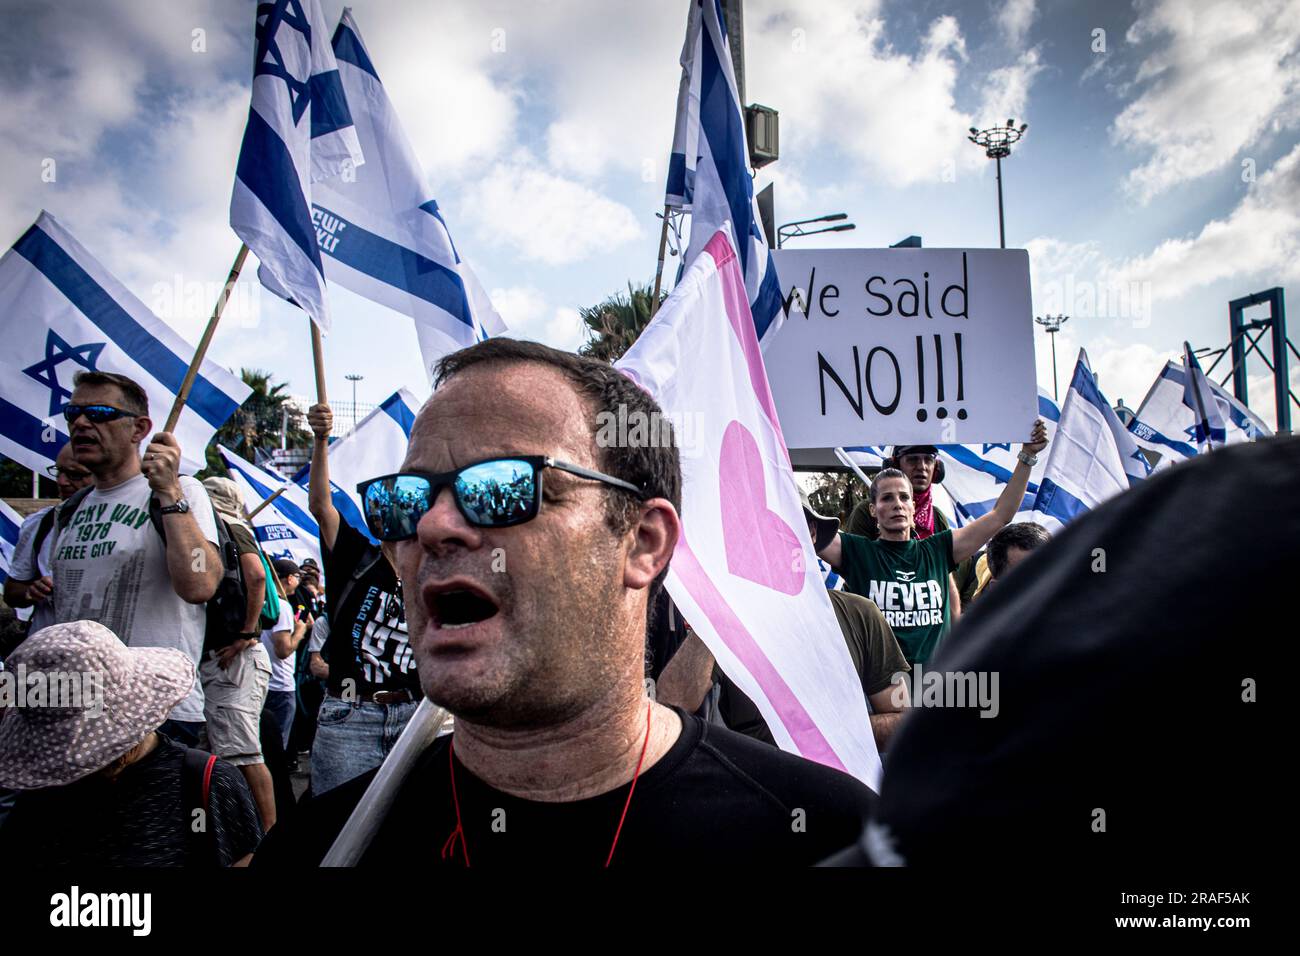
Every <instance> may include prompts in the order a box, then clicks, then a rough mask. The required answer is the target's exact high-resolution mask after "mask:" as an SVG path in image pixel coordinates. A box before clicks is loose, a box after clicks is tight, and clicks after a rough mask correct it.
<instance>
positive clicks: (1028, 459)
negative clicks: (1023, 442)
mask: <svg viewBox="0 0 1300 956" xmlns="http://www.w3.org/2000/svg"><path fill="white" fill-rule="evenodd" d="M1016 457H1017V458H1018V459H1020V460H1021V461H1023V462H1024V463H1025V464H1026V465H1028V466H1029V467H1030V468H1033V467H1034V465H1036V464H1038V456H1037V455H1031V454H1029V452H1027V451H1025V450H1024V449H1023V448H1022V449H1020V451H1019V452H1017V453H1016Z"/></svg>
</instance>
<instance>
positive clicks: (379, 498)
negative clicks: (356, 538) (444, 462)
mask: <svg viewBox="0 0 1300 956" xmlns="http://www.w3.org/2000/svg"><path fill="white" fill-rule="evenodd" d="M544 468H555V469H557V470H558V471H567V472H568V473H569V474H571V475H577V476H578V477H579V478H587V479H589V480H591V481H600V482H603V483H605V484H607V485H612V486H613V487H615V488H622V489H623V490H624V491H630V492H631V493H632V494H634V495H636V496H637V497H638V498H644V497H646V493H645V492H644V491H643V490H642V489H640V488H638V487H637V486H636V485H634V484H631V483H630V482H627V481H623V480H622V479H621V478H614V477H611V476H610V475H605V474H602V473H600V472H599V471H592V470H591V469H589V468H583V467H581V466H579V465H571V464H569V463H568V462H565V461H557V460H556V459H554V458H547V457H545V456H543V455H512V456H510V457H507V458H490V459H488V460H487V461H480V462H476V463H474V464H472V465H466V466H465V467H464V468H458V469H456V470H455V471H444V472H442V473H441V474H436V475H435V474H428V473H424V472H413V471H403V472H398V473H397V474H394V475H384V476H382V477H380V478H371V479H370V480H369V481H363V482H361V484H359V485H357V491H358V493H360V495H361V509H362V511H363V512H364V514H365V516H366V525H367V526H368V527H369V528H370V533H371V534H373V535H374V536H375V537H376V538H378V539H379V540H380V541H404V540H406V539H407V538H413V537H415V529H416V526H417V525H418V524H419V523H420V519H421V518H422V517H424V514H425V512H427V511H429V510H430V509H432V508H433V503H434V502H435V501H436V500H437V498H438V495H439V494H440V493H441V491H442V489H443V488H445V487H447V486H448V485H450V486H451V489H452V497H453V498H454V499H455V501H456V507H457V508H459V509H460V513H461V514H463V515H464V516H465V520H466V521H468V522H469V523H470V524H472V525H474V526H475V527H479V528H508V527H510V526H511V525H516V524H523V523H524V522H525V521H531V520H532V519H534V518H536V517H537V512H538V510H539V509H540V507H541V502H542V469H544Z"/></svg>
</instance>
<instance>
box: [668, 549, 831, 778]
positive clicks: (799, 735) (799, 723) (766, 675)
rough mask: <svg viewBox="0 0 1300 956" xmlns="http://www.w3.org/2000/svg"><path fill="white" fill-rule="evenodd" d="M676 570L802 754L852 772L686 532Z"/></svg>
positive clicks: (675, 558)
mask: <svg viewBox="0 0 1300 956" xmlns="http://www.w3.org/2000/svg"><path fill="white" fill-rule="evenodd" d="M672 569H673V572H674V573H675V574H676V575H677V577H678V578H680V579H681V582H682V584H683V585H685V587H686V590H687V591H689V592H690V595H691V597H692V598H694V599H695V603H696V604H698V605H699V606H700V609H701V610H702V611H703V612H704V614H705V615H706V616H707V617H708V619H709V623H711V624H712V625H713V627H714V629H715V630H716V631H717V632H718V636H719V637H721V638H722V640H723V641H725V642H726V645H727V647H729V648H730V649H731V652H732V653H733V654H735V655H736V657H738V658H739V659H740V662H741V664H743V665H744V666H745V668H746V669H747V670H748V671H749V672H750V674H752V675H753V676H754V680H756V681H758V686H759V687H761V688H762V689H763V693H764V694H765V695H766V696H767V699H768V700H769V701H770V702H771V703H772V706H773V707H774V708H776V711H777V713H778V714H779V715H780V718H781V722H782V723H783V724H784V725H785V728H786V730H787V731H789V733H790V737H791V739H792V740H794V745H795V746H796V747H798V748H799V753H800V754H802V755H803V756H804V757H807V758H808V759H809V760H815V761H817V762H818V763H820V764H825V765H826V766H827V767H833V768H834V769H836V770H842V771H844V772H845V773H848V770H847V768H846V767H845V766H844V764H843V762H842V761H841V760H840V758H839V755H838V754H836V753H835V751H834V750H833V749H831V745H830V743H829V742H828V741H827V740H826V738H825V737H824V736H823V735H822V732H821V730H820V729H819V728H818V727H817V725H816V724H815V723H814V722H813V719H812V717H810V716H809V715H808V711H806V710H804V707H803V704H801V703H800V702H799V698H798V697H796V696H795V694H794V691H792V690H791V689H790V685H788V684H787V683H786V682H785V679H784V678H782V677H781V675H780V674H778V673H777V670H776V668H775V667H773V666H772V662H771V661H769V660H768V659H767V655H766V654H764V653H763V649H762V648H761V647H759V646H758V643H757V642H756V641H755V640H754V638H753V636H752V635H751V634H750V633H749V631H748V629H746V627H745V625H744V623H743V622H742V621H741V620H740V618H738V617H737V616H736V612H735V611H733V610H732V609H731V606H730V605H729V604H727V599H726V598H724V597H723V596H722V594H721V592H719V591H718V589H717V586H716V585H714V583H713V581H712V580H711V579H710V578H709V575H708V572H707V571H705V570H704V568H703V566H701V564H700V562H699V559H698V558H696V557H695V552H693V551H692V550H691V546H690V544H689V543H688V542H687V540H686V536H685V535H682V537H680V538H678V539H677V547H676V549H675V550H674V551H673V560H672Z"/></svg>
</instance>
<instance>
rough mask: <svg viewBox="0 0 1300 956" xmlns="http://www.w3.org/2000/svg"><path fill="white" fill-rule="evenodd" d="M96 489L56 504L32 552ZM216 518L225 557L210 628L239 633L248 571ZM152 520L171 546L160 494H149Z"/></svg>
mask: <svg viewBox="0 0 1300 956" xmlns="http://www.w3.org/2000/svg"><path fill="white" fill-rule="evenodd" d="M92 490H94V489H93V486H88V487H85V488H82V489H81V490H80V491H78V492H76V493H75V494H74V495H73V496H72V497H71V498H69V499H68V500H67V501H65V502H63V503H62V504H60V505H55V506H54V507H53V508H51V509H50V510H49V511H47V512H46V513H45V514H44V516H42V518H41V523H40V524H39V525H37V527H36V534H35V535H34V536H33V539H32V553H33V554H40V552H41V544H42V543H43V542H44V541H45V538H46V536H47V535H49V533H50V531H51V530H53V528H54V524H55V522H56V521H57V522H58V527H59V532H60V533H62V531H63V529H64V528H66V527H67V526H68V522H70V521H71V520H72V516H73V515H74V514H76V511H77V508H79V507H80V506H81V502H82V501H83V500H85V497H86V495H88V494H90V492H91V491H92ZM212 517H213V518H214V519H216V523H217V553H218V555H220V558H221V580H220V581H219V582H218V583H217V590H216V592H215V593H214V594H213V595H212V598H211V599H210V600H209V601H208V603H207V612H208V620H207V626H206V630H207V632H208V633H210V634H238V633H240V632H241V631H242V630H243V629H244V614H245V612H246V611H247V609H248V585H247V584H246V583H245V582H244V572H243V570H242V569H241V568H240V566H239V549H238V548H237V547H235V541H234V539H233V538H232V537H231V536H230V528H229V526H227V524H226V522H225V519H223V518H222V517H221V515H219V514H217V511H216V509H215V508H214V509H213V510H212ZM149 523H150V524H152V525H153V528H154V530H155V531H157V532H158V537H160V538H162V543H163V547H164V548H166V547H167V529H166V528H164V527H163V519H162V502H160V501H159V500H158V498H157V496H156V495H152V494H151V495H150V496H149Z"/></svg>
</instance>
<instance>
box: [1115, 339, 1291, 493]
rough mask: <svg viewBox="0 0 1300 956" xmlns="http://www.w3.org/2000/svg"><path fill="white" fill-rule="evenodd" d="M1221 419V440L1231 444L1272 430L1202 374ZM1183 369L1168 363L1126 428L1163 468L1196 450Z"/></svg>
mask: <svg viewBox="0 0 1300 956" xmlns="http://www.w3.org/2000/svg"><path fill="white" fill-rule="evenodd" d="M1203 380H1204V381H1205V383H1206V386H1208V388H1209V394H1210V395H1213V396H1214V404H1215V405H1216V406H1217V407H1218V413H1219V416H1220V418H1221V420H1222V422H1223V440H1224V443H1226V444H1229V445H1233V444H1236V443H1238V442H1243V441H1254V440H1255V439H1256V438H1261V437H1267V436H1269V435H1272V434H1273V430H1272V429H1271V428H1269V427H1268V426H1267V425H1266V424H1264V422H1263V420H1262V419H1261V418H1260V417H1259V416H1258V415H1256V414H1255V413H1254V412H1252V411H1251V410H1250V409H1249V408H1247V407H1246V406H1245V405H1243V404H1242V403H1241V402H1240V401H1238V400H1237V397H1236V396H1235V395H1233V394H1232V393H1231V392H1229V391H1227V390H1225V389H1224V388H1223V387H1222V386H1221V385H1219V384H1217V383H1216V382H1212V381H1210V380H1209V378H1208V377H1203ZM1187 383H1188V378H1187V371H1186V369H1185V368H1184V366H1182V365H1180V364H1178V363H1177V362H1168V363H1166V365H1165V367H1164V368H1163V369H1162V370H1161V372H1160V374H1159V376H1157V377H1156V380H1155V382H1154V383H1152V385H1151V389H1150V390H1149V391H1148V392H1147V395H1146V398H1144V399H1143V400H1142V404H1141V405H1140V406H1139V407H1138V411H1137V415H1136V416H1135V417H1134V419H1133V421H1131V422H1129V426H1128V430H1129V433H1130V434H1132V436H1133V440H1134V441H1136V442H1137V443H1138V446H1139V447H1141V448H1145V449H1146V450H1148V451H1150V452H1153V453H1154V454H1155V455H1158V456H1159V458H1160V460H1159V461H1158V462H1157V463H1156V468H1157V469H1158V470H1159V469H1163V468H1166V467H1168V466H1170V465H1172V464H1174V463H1176V462H1179V461H1185V460H1186V459H1188V458H1191V457H1193V456H1195V455H1196V454H1198V453H1199V451H1200V448H1199V446H1198V441H1197V438H1198V434H1197V420H1198V419H1197V413H1196V411H1195V410H1194V408H1193V407H1192V406H1190V405H1188V404H1187V401H1186V397H1187Z"/></svg>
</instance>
